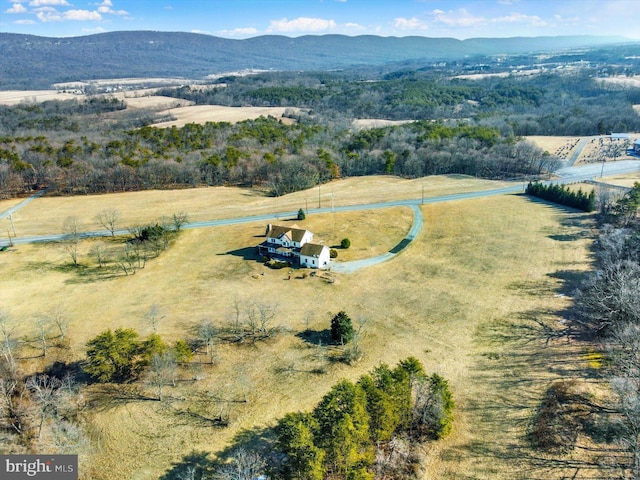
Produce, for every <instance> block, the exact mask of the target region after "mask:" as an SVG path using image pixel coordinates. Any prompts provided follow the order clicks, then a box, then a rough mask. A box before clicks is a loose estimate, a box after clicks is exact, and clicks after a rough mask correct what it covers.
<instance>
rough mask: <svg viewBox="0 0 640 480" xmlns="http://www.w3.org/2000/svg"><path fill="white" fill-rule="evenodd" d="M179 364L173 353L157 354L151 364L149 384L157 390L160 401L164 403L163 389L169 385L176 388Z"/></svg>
mask: <svg viewBox="0 0 640 480" xmlns="http://www.w3.org/2000/svg"><path fill="white" fill-rule="evenodd" d="M177 370H178V363H177V362H176V357H175V355H174V354H173V352H171V351H167V352H163V353H161V354H155V355H154V356H153V357H151V361H150V362H149V369H148V370H147V383H148V384H149V385H151V386H152V387H154V388H155V389H156V392H157V394H158V400H159V401H162V400H163V398H164V396H163V389H164V386H165V385H167V384H169V383H170V384H171V385H173V386H174V387H175V386H176V372H177Z"/></svg>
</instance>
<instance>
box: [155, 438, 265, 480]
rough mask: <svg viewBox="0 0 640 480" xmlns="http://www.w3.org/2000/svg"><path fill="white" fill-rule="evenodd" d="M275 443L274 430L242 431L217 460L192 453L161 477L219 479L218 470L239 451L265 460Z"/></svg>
mask: <svg viewBox="0 0 640 480" xmlns="http://www.w3.org/2000/svg"><path fill="white" fill-rule="evenodd" d="M273 442H274V436H273V432H272V429H269V428H264V427H254V428H251V429H246V430H241V431H240V432H238V433H237V434H236V435H235V436H234V437H233V439H232V440H231V442H230V443H229V446H228V447H227V448H225V449H224V450H222V451H221V452H218V453H217V454H216V456H215V458H211V457H210V456H209V454H208V453H207V452H195V451H194V452H191V453H189V454H188V455H185V456H184V457H183V458H182V459H181V460H180V461H178V462H175V463H174V464H173V467H172V468H171V469H170V470H168V471H167V472H166V473H165V474H164V475H163V476H161V477H160V480H185V479H188V480H200V479H204V478H217V477H216V476H215V472H216V470H217V469H218V468H220V467H221V466H222V465H223V464H225V463H228V462H229V460H231V459H232V458H233V457H234V455H235V453H236V452H237V451H238V450H239V449H245V450H248V451H251V452H256V453H258V454H261V455H262V456H263V457H264V458H269V457H270V454H271V452H272V451H273ZM234 478H235V477H234ZM238 478H241V477H238ZM242 478H244V477H242Z"/></svg>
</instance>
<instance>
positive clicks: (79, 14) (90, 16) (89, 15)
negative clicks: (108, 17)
mask: <svg viewBox="0 0 640 480" xmlns="http://www.w3.org/2000/svg"><path fill="white" fill-rule="evenodd" d="M63 16H64V19H65V20H78V21H86V20H102V15H100V14H99V13H98V12H96V11H91V10H67V11H66V12H64V14H63Z"/></svg>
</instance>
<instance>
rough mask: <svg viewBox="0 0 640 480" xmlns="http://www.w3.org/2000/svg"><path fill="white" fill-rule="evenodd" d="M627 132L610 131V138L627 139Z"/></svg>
mask: <svg viewBox="0 0 640 480" xmlns="http://www.w3.org/2000/svg"><path fill="white" fill-rule="evenodd" d="M629 138H630V137H629V134H628V133H612V134H611V140H629Z"/></svg>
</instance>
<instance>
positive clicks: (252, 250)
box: [217, 247, 262, 262]
mask: <svg viewBox="0 0 640 480" xmlns="http://www.w3.org/2000/svg"><path fill="white" fill-rule="evenodd" d="M217 255H233V256H235V257H241V258H242V259H243V260H255V261H256V262H257V261H260V259H261V258H262V257H261V256H260V255H259V254H258V249H257V248H256V247H244V248H238V249H236V250H229V251H228V252H224V253H218V254H217Z"/></svg>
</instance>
